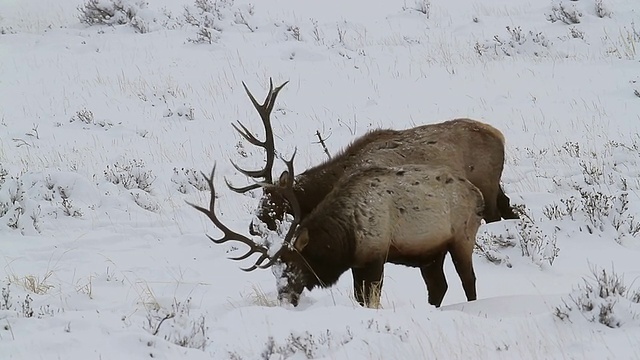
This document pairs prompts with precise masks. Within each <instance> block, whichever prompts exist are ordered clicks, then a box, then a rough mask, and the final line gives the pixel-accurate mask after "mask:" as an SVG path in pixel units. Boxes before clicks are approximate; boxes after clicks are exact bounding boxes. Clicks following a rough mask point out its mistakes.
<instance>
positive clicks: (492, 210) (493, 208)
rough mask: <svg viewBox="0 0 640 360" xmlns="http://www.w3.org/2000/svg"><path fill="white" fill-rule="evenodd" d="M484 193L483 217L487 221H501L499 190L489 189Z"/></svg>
mask: <svg viewBox="0 0 640 360" xmlns="http://www.w3.org/2000/svg"><path fill="white" fill-rule="evenodd" d="M482 195H484V212H483V216H482V217H483V218H484V220H485V221H486V222H487V223H490V222H495V221H500V220H501V219H502V218H501V217H500V211H498V204H497V202H498V192H497V191H493V190H491V191H487V192H483V193H482Z"/></svg>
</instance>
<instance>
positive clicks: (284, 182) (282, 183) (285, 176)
mask: <svg viewBox="0 0 640 360" xmlns="http://www.w3.org/2000/svg"><path fill="white" fill-rule="evenodd" d="M289 185H290V184H289V172H288V171H287V170H285V171H283V172H282V174H280V178H279V179H278V187H281V188H284V187H287V186H289Z"/></svg>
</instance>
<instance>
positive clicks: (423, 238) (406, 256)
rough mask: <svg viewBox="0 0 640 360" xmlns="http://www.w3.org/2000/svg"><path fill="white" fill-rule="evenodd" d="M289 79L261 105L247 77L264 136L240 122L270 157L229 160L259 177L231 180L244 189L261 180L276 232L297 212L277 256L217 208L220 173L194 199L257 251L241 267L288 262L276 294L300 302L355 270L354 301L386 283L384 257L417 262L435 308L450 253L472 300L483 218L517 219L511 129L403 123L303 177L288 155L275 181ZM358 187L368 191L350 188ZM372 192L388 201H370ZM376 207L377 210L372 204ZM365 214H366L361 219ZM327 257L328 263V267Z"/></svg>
mask: <svg viewBox="0 0 640 360" xmlns="http://www.w3.org/2000/svg"><path fill="white" fill-rule="evenodd" d="M285 85H286V83H284V84H282V85H280V86H278V87H276V88H274V87H273V83H271V84H270V89H269V93H268V94H267V97H266V99H265V101H264V103H263V104H259V103H258V102H257V101H256V99H255V98H254V96H253V95H252V94H251V92H250V91H249V90H248V88H247V87H246V85H245V84H244V83H243V86H244V88H245V91H246V93H247V95H248V96H249V98H250V100H251V102H252V103H253V105H254V107H255V108H256V109H257V111H258V113H259V114H260V117H261V119H262V122H263V125H264V128H265V135H266V137H265V140H264V141H262V140H259V139H258V138H256V137H255V136H254V135H252V134H251V132H250V131H249V130H248V129H247V128H246V127H245V126H244V125H243V124H242V123H240V122H238V125H235V124H234V125H233V126H234V128H235V129H236V130H237V131H238V132H239V133H240V134H241V135H242V136H243V137H244V138H245V139H246V140H247V141H249V142H250V143H251V144H253V145H256V146H259V147H262V148H264V149H265V150H266V154H267V156H266V165H265V167H264V168H263V169H259V170H255V171H249V170H245V169H242V168H240V167H239V166H237V165H236V164H235V163H233V162H232V164H233V166H234V167H235V168H236V169H237V170H238V171H239V172H241V173H243V174H245V175H246V176H248V177H251V178H254V179H260V181H259V182H256V183H255V184H252V185H248V186H245V187H234V186H232V185H231V184H230V183H228V182H227V186H228V187H229V188H230V189H231V190H233V191H235V192H238V193H245V192H247V191H250V190H254V189H258V188H262V189H263V192H264V195H263V197H262V199H261V200H260V205H259V209H258V211H257V214H256V215H257V217H258V219H259V220H260V221H261V222H263V223H264V224H266V226H267V227H268V229H269V230H271V231H275V230H277V229H278V228H279V225H280V224H282V223H283V222H284V220H285V218H286V217H287V214H289V215H292V216H293V222H292V223H291V224H290V227H289V229H288V231H287V233H286V235H285V236H284V243H283V246H282V247H281V248H280V249H279V250H278V251H277V252H276V253H275V254H274V255H270V251H269V249H268V248H267V246H265V245H261V244H258V243H257V242H255V241H253V240H252V239H251V238H250V237H247V236H245V235H242V234H239V233H237V232H234V231H232V230H230V229H229V228H228V227H226V226H225V225H224V224H223V223H222V222H221V221H220V220H219V219H218V218H217V216H216V215H215V211H214V202H215V189H214V187H213V176H214V172H212V174H211V177H209V178H208V182H209V186H210V188H211V192H212V195H211V202H210V204H209V209H206V208H203V207H200V206H196V205H193V206H194V207H195V208H196V209H198V210H199V211H201V212H202V213H204V214H205V215H207V216H208V217H209V218H210V219H211V221H212V222H213V223H214V224H215V225H216V227H218V228H219V229H220V230H222V231H223V233H224V236H223V237H222V238H220V239H214V238H211V237H209V238H210V239H211V240H212V241H213V242H215V243H224V242H227V241H230V240H235V241H240V242H242V243H244V244H246V245H248V246H249V250H248V251H247V252H246V253H244V254H243V255H240V256H238V257H235V258H231V259H232V260H243V259H247V258H248V257H250V256H252V255H253V254H256V253H257V254H260V256H259V257H258V259H257V260H256V262H255V263H254V265H253V266H251V267H249V268H247V269H243V270H246V271H251V270H254V269H257V268H268V267H271V266H272V265H274V264H275V263H281V264H284V271H282V273H281V274H280V275H279V276H280V277H282V278H285V279H286V280H287V281H286V285H285V286H284V287H281V288H280V289H279V297H280V298H281V299H288V300H289V301H290V302H292V303H293V304H294V305H295V304H297V302H298V297H299V295H300V293H301V292H302V290H303V289H304V288H308V289H311V288H313V287H315V286H318V285H320V286H329V285H331V284H333V283H335V281H337V279H338V277H339V276H340V275H341V274H342V273H343V272H345V271H346V270H348V269H349V268H351V269H352V274H353V278H354V293H355V296H356V298H357V300H358V302H359V303H360V304H362V305H368V304H371V294H370V290H371V289H373V288H374V287H375V284H376V283H377V282H379V281H380V279H381V275H382V267H383V265H384V263H385V262H394V263H399V264H405V265H409V266H415V267H420V268H421V271H422V274H423V277H424V279H425V282H426V284H427V288H428V290H429V303H431V304H433V305H436V306H439V305H440V303H441V302H442V298H443V297H444V293H445V292H446V289H447V284H446V280H445V279H444V274H443V270H442V264H443V261H444V257H445V255H446V254H447V253H450V254H451V255H452V258H453V260H454V263H455V266H456V269H457V271H458V273H459V275H460V277H461V279H462V282H463V287H464V289H465V293H466V295H467V299H468V300H474V299H475V298H476V295H475V276H474V275H473V269H472V267H471V250H472V249H473V245H474V243H475V233H476V231H477V228H478V226H479V221H480V219H481V217H482V216H483V217H484V219H485V220H486V221H497V220H499V219H500V218H501V217H503V218H517V216H516V215H515V214H514V213H513V211H512V210H511V208H510V206H509V198H508V197H507V196H506V195H505V194H504V192H503V191H502V189H501V187H500V177H501V174H502V169H503V164H504V137H503V135H502V134H501V133H500V131H499V130H497V129H495V128H493V127H491V126H490V125H487V124H484V123H481V122H478V121H475V120H471V119H456V120H451V121H447V122H444V123H440V124H433V125H423V126H418V127H415V128H412V129H407V130H388V129H386V130H385V129H379V130H373V131H371V132H369V133H367V134H366V135H364V136H362V137H360V138H359V139H357V140H356V141H354V142H353V143H352V144H351V145H350V146H348V147H347V148H346V149H344V150H343V151H342V152H341V153H340V154H338V155H337V156H335V157H334V158H332V159H331V160H329V161H326V162H324V163H322V164H320V165H318V166H316V167H313V168H311V169H309V170H307V171H305V172H303V173H302V174H300V175H298V176H296V177H294V172H293V157H292V158H291V160H289V161H287V162H286V163H287V167H288V169H287V170H286V171H284V172H283V173H282V174H281V176H280V177H279V179H278V180H277V181H275V182H274V181H273V178H272V174H271V173H272V167H273V164H274V161H275V146H274V136H273V130H272V127H271V119H270V114H271V112H272V110H273V107H274V105H275V100H276V97H277V95H278V93H279V92H280V90H282V88H283V87H284V86H285ZM214 171H215V167H214ZM347 174H348V175H347ZM400 174H402V176H401V175H400ZM367 176H373V177H370V178H367ZM374 178H375V179H377V180H372V179H374ZM378 181H379V182H380V184H385V185H384V191H383V190H380V191H373V192H372V189H373V188H372V185H371V184H374V183H377V182H378ZM407 181H409V182H408V183H407ZM411 184H414V185H411ZM355 188H359V189H360V190H359V191H355V192H354V191H352V190H353V189H355ZM370 188H371V189H370ZM365 189H367V190H365ZM483 197H484V206H483V205H482V203H483ZM347 200H349V201H347ZM376 200H379V201H381V202H383V203H385V204H387V206H386V207H384V206H382V207H379V206H378V207H370V206H365V205H364V204H366V203H367V202H371V203H373V202H375V201H376ZM327 204H331V205H327ZM336 204H339V205H340V206H350V207H351V208H352V209H354V210H355V209H360V210H358V211H363V213H362V214H360V215H361V216H360V217H358V216H355V215H351V216H347V215H348V214H346V215H345V214H344V213H342V214H339V213H333V212H331V211H330V210H326V209H327V208H331V207H332V206H336ZM322 209H325V210H322ZM372 209H376V210H375V211H377V212H375V213H372V212H371V210H372ZM401 209H402V210H401ZM335 211H338V212H339V210H335ZM342 211H344V209H343V210H342ZM365 214H368V215H369V216H368V217H364V216H365ZM479 214H480V215H479ZM354 216H355V217H354ZM328 224H331V225H328ZM384 224H391V225H390V226H387V227H385V226H384ZM398 224H402V225H401V226H397V225H398ZM257 225H258V224H255V223H253V222H252V224H251V226H250V233H251V235H262V231H260V229H258V227H259V226H257ZM336 228H337V229H336ZM305 229H306V231H305ZM322 229H324V230H322ZM329 230H332V231H334V232H331V231H329ZM372 232H373V233H372ZM374 233H377V235H375V236H374V235H373V234H374ZM371 236H372V237H371ZM336 239H340V240H336ZM385 246H386V247H385ZM327 255H330V256H329V257H327ZM323 260H328V261H329V262H328V264H325V265H321V264H323ZM279 268H281V267H279ZM312 275H313V276H312Z"/></svg>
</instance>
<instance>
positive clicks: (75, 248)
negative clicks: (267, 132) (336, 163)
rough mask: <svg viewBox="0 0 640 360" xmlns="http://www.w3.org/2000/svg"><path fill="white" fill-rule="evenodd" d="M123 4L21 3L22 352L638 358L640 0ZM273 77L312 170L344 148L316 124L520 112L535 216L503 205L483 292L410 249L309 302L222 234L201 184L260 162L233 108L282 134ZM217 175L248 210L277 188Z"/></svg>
mask: <svg viewBox="0 0 640 360" xmlns="http://www.w3.org/2000/svg"><path fill="white" fill-rule="evenodd" d="M114 4H115V5H121V6H120V8H121V9H123V11H120V12H116V14H115V16H114V17H112V18H111V19H105V21H106V22H109V23H111V24H107V25H104V24H102V25H101V24H93V25H89V24H87V23H86V21H85V22H81V21H80V18H79V16H80V15H81V12H80V11H79V10H78V7H80V8H81V9H86V3H85V2H83V1H82V0H59V1H45V0H39V1H38V0H20V1H18V0H13V1H12V0H9V1H7V0H5V1H2V2H0V287H1V288H2V296H1V297H0V358H2V359H65V360H72V359H125V358H126V359H144V358H154V359H156V358H157V359H272V360H274V359H307V358H309V359H311V358H313V359H385V360H386V359H468V358H477V359H513V358H523V359H551V358H554V359H638V358H640V340H638V339H639V338H640V305H639V304H638V302H640V292H639V291H640V281H638V278H639V277H640V265H639V264H640V262H639V261H638V259H640V201H639V200H640V199H639V192H638V190H639V189H640V164H639V160H640V135H639V128H640V63H639V61H640V49H639V47H640V5H639V4H638V3H637V1H636V0H601V1H600V0H595V1H594V0H579V1H561V2H552V1H546V0H544V1H534V0H497V1H496V0H494V1H479V0H474V1H462V0H451V1H435V0H417V1H415V0H404V1H403V0H387V1H381V0H379V1H365V0H348V1H345V0H341V1H337V0H326V1H315V0H306V1H300V0H296V1H294V0H261V1H257V2H255V3H253V4H249V3H247V2H246V1H245V0H236V1H233V0H217V1H214V0H209V1H198V2H192V1H191V0H181V1H169V0H156V1H149V4H148V5H147V6H144V4H141V3H140V2H136V1H134V0H121V1H119V0H98V1H97V2H96V5H99V6H101V8H102V9H111V8H113V7H114ZM206 5H212V6H211V7H210V8H209V9H208V10H209V12H207V13H204V12H203V11H202V9H203V8H206ZM213 5H215V6H213ZM561 5H562V9H561ZM185 6H186V7H187V8H188V9H189V11H188V12H187V11H186V10H185ZM554 9H555V10H554ZM563 9H564V10H563ZM127 10H129V11H128V13H129V15H126V13H127ZM84 19H85V20H87V18H86V17H84ZM94 19H95V17H94ZM551 20H555V21H551ZM563 20H564V21H563ZM565 21H566V22H568V23H570V24H566V23H565ZM574 21H579V23H574V24H571V23H572V22H574ZM120 23H121V24H120ZM270 77H272V78H273V79H274V82H275V83H277V84H279V83H281V82H284V81H287V80H288V81H290V83H289V85H287V86H286V87H285V88H284V90H283V91H282V93H281V95H280V96H279V98H278V103H277V106H276V110H275V111H274V129H275V132H276V147H277V148H278V150H279V151H280V152H281V153H282V154H284V155H289V154H291V152H292V151H293V149H294V148H297V149H298V156H297V157H296V168H297V169H299V170H302V169H305V168H307V167H309V166H312V165H314V164H317V163H318V162H320V161H322V160H324V159H325V155H324V153H323V150H322V147H321V146H320V145H319V144H317V138H316V135H315V133H316V131H319V132H320V133H321V135H322V136H323V137H325V138H327V140H326V144H327V146H328V148H329V150H330V151H331V152H333V153H335V152H337V151H339V149H341V148H342V147H344V146H345V145H347V144H348V143H349V142H351V141H352V140H353V139H354V138H355V137H356V136H358V135H360V134H363V133H364V132H365V131H367V130H368V129H370V128H376V127H393V128H406V127H411V126H415V125H419V124H425V123H434V122H440V121H444V120H447V119H451V118H455V117H472V118H476V119H480V120H483V121H486V122H488V123H490V124H492V125H493V126H495V127H497V128H499V129H500V130H502V132H503V133H504V134H505V137H506V139H507V163H506V166H505V172H504V176H503V181H504V187H505V189H506V192H507V194H508V195H509V196H511V199H512V201H513V202H514V203H515V204H518V205H520V206H523V207H524V208H523V209H524V211H525V212H526V214H527V216H526V217H524V219H525V220H523V221H503V222H500V223H496V224H491V225H489V226H483V228H481V232H480V233H479V234H478V243H479V245H480V246H481V248H482V249H483V250H478V252H477V254H476V256H475V259H474V261H475V271H476V274H477V278H478V294H479V300H478V301H476V302H473V303H467V302H465V297H464V294H463V292H462V288H461V286H460V283H459V280H458V278H457V275H456V274H455V271H454V270H453V267H452V264H451V263H450V261H448V262H447V264H446V273H447V274H448V280H449V284H450V286H449V291H448V293H447V295H446V296H445V304H444V306H443V307H442V308H441V309H435V308H432V307H431V306H429V305H428V304H427V301H426V289H425V286H424V284H423V281H422V279H421V277H420V275H419V271H418V270H416V269H411V268H404V267H397V266H392V265H388V266H387V268H386V274H385V286H384V289H383V294H382V296H383V299H382V308H381V309H377V310H372V309H363V308H360V307H359V306H358V305H357V304H355V302H354V300H353V294H352V293H351V279H350V274H348V273H347V274H345V275H344V276H343V278H342V279H341V281H340V282H339V283H338V284H337V285H336V286H335V287H333V288H331V289H328V290H314V291H313V292H311V293H309V292H306V293H305V294H304V295H303V298H302V301H301V305H300V306H299V307H297V308H292V307H291V306H288V305H285V304H279V303H278V302H277V300H276V290H275V281H274V277H273V275H272V274H271V272H270V271H254V272H251V273H245V272H242V271H241V270H240V269H239V268H240V267H241V266H244V265H247V264H250V261H247V263H246V264H245V263H238V262H234V261H231V260H228V259H227V257H228V256H230V255H234V254H235V253H236V250H237V249H236V248H235V247H233V246H231V245H229V246H222V245H215V244H212V243H211V242H210V241H208V240H207V238H206V237H205V233H208V234H215V233H216V230H215V229H214V227H213V225H212V224H210V223H209V222H208V220H207V219H205V218H204V217H203V216H201V214H199V213H197V212H196V211H195V210H193V209H192V208H191V207H189V206H188V205H186V203H185V200H187V201H191V202H196V203H200V204H204V203H206V201H207V198H208V195H209V194H208V191H206V188H205V187H203V185H204V183H203V182H202V178H201V177H199V176H198V175H197V174H199V172H200V171H205V172H208V171H209V170H210V169H211V167H212V166H213V164H214V162H217V164H218V172H217V177H216V182H217V183H218V184H220V185H223V181H222V179H223V176H226V177H228V178H229V179H231V180H232V181H234V183H236V184H242V183H243V182H246V181H247V179H245V178H244V177H243V176H241V175H239V174H237V172H235V170H234V169H233V167H232V166H231V165H230V162H229V160H231V159H233V160H235V161H238V162H239V163H241V164H242V165H247V166H254V165H259V164H260V163H261V161H262V157H263V154H262V152H261V151H260V150H258V149H255V148H253V147H252V146H251V145H249V144H247V143H246V142H244V141H242V139H241V137H240V136H239V135H238V134H237V133H235V132H234V131H233V129H232V127H231V126H230V123H232V122H235V121H236V120H241V121H242V122H243V123H244V124H246V125H247V126H248V127H250V128H251V129H255V131H256V133H257V134H258V135H260V136H261V135H262V133H261V125H260V122H259V119H258V117H257V114H256V113H255V110H254V109H253V108H252V106H251V104H250V102H249V100H248V99H247V97H246V94H245V93H244V90H243V89H242V85H241V82H242V81H244V82H246V83H247V85H248V86H249V88H250V89H252V91H253V92H254V94H255V95H256V96H257V97H259V98H262V97H263V96H264V94H266V89H267V84H268V79H269V78H270ZM282 166H283V165H282V164H281V163H278V167H279V169H281V168H282ZM220 189H221V190H220V198H219V205H220V209H219V211H220V212H221V214H222V217H223V218H224V220H225V221H226V222H227V223H229V224H230V225H231V226H232V227H233V228H234V229H237V230H243V229H246V228H247V225H248V223H249V220H250V219H251V216H252V215H251V213H252V211H253V209H255V206H256V204H257V201H258V197H259V195H260V193H259V192H256V193H255V194H254V195H253V196H249V195H247V196H240V195H237V194H234V193H231V192H230V191H228V190H226V189H225V188H224V187H223V186H220ZM584 279H586V282H585V280H584ZM619 282H623V283H624V284H625V285H626V288H625V287H622V286H621V285H622V284H620V283H619Z"/></svg>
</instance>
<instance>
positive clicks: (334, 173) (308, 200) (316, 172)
mask: <svg viewBox="0 0 640 360" xmlns="http://www.w3.org/2000/svg"><path fill="white" fill-rule="evenodd" d="M397 133H398V132H397V131H396V130H391V129H376V130H371V131H369V132H368V133H366V134H365V135H363V136H361V137H359V138H358V139H356V140H355V141H354V142H353V143H351V145H349V146H347V147H346V148H344V149H343V150H342V151H340V152H339V153H338V154H336V155H335V156H334V157H332V158H331V159H329V160H326V161H325V162H323V163H322V164H320V165H316V166H314V167H312V168H310V169H307V170H306V171H305V172H303V173H302V174H300V175H298V176H297V177H296V183H295V186H294V191H295V192H296V197H297V198H298V199H299V201H300V207H301V208H302V212H303V216H306V215H308V214H309V213H310V212H311V211H312V210H313V209H314V208H315V207H316V206H317V205H318V204H319V203H320V202H321V201H322V199H324V197H325V196H326V195H327V194H328V193H329V192H330V191H331V190H332V189H333V186H334V184H335V183H336V182H337V181H338V179H340V178H341V177H342V175H343V174H344V173H345V171H347V170H348V169H350V168H352V167H353V165H354V163H356V162H358V161H359V160H360V159H359V158H357V157H356V155H357V154H361V153H362V149H363V148H365V147H366V146H367V145H369V144H371V143H373V142H378V141H381V140H385V139H390V138H392V137H393V136H395V135H396V134H397Z"/></svg>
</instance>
